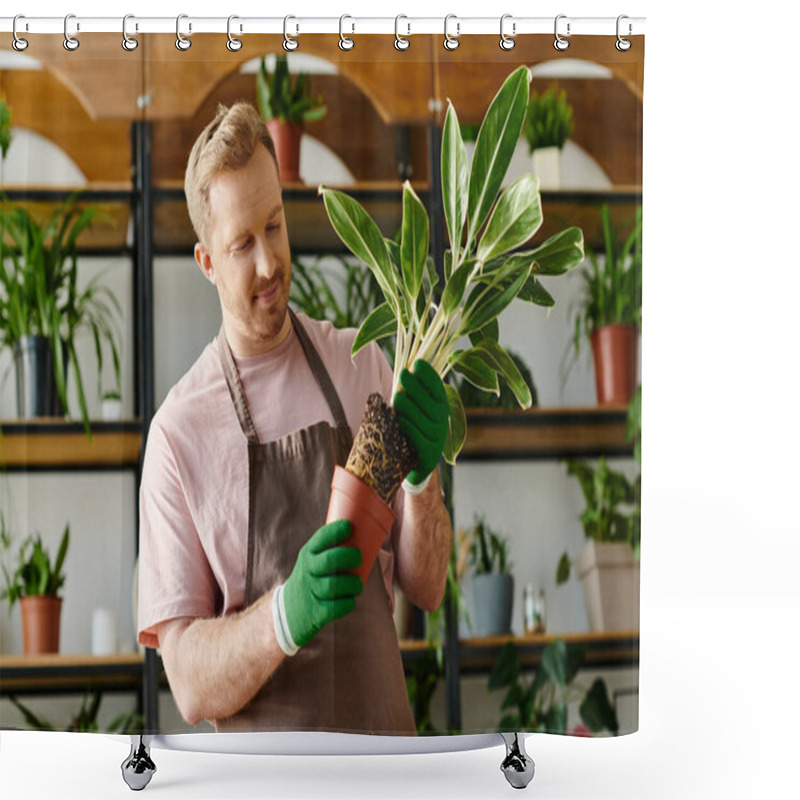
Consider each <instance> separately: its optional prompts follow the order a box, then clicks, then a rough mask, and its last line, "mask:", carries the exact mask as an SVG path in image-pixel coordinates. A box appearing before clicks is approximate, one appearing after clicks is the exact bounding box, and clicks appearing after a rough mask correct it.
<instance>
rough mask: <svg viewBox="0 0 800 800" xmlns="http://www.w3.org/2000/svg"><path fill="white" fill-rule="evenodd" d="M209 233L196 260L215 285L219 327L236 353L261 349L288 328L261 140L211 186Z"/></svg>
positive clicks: (270, 171) (274, 209) (284, 245)
mask: <svg viewBox="0 0 800 800" xmlns="http://www.w3.org/2000/svg"><path fill="white" fill-rule="evenodd" d="M209 204H210V209H211V215H210V216H211V219H210V226H209V230H210V235H209V237H208V242H207V244H206V246H204V245H202V244H200V245H198V246H197V248H196V251H195V258H196V259H197V261H198V263H199V264H200V266H201V268H202V270H203V272H204V273H205V274H206V276H207V277H208V278H209V279H210V280H211V281H212V282H213V283H214V284H215V285H216V287H217V290H218V292H219V299H220V302H221V304H222V317H223V321H224V323H225V332H226V334H227V336H228V340H229V342H230V345H231V347H232V348H233V350H234V351H235V352H236V353H237V354H239V355H257V354H259V353H263V352H266V351H267V350H269V349H271V348H272V347H274V346H275V345H276V344H277V343H278V342H279V341H281V340H282V339H283V335H282V334H284V333H285V332H287V331H288V316H287V313H286V311H287V307H288V302H289V288H290V285H291V278H292V267H291V254H290V250H289V237H288V234H287V231H286V219H285V217H284V213H283V203H282V200H281V185H280V180H279V178H278V169H277V166H276V165H275V161H274V160H273V158H272V156H271V155H270V154H269V152H268V151H267V149H266V148H265V147H263V146H262V145H258V146H257V147H256V150H255V152H254V153H253V155H252V157H251V158H250V161H249V162H248V163H247V164H246V166H245V167H243V168H242V169H238V170H235V171H232V172H224V173H222V174H221V175H219V176H217V177H216V178H215V179H214V181H213V182H212V184H211V189H210V192H209Z"/></svg>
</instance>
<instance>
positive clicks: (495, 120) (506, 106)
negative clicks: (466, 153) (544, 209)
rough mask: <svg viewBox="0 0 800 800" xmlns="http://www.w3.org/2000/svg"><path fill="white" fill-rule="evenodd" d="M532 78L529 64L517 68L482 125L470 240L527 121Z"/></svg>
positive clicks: (469, 220) (471, 187)
mask: <svg viewBox="0 0 800 800" xmlns="http://www.w3.org/2000/svg"><path fill="white" fill-rule="evenodd" d="M530 81H531V74H530V70H529V69H528V68H527V67H525V66H522V67H519V68H518V69H516V70H514V72H512V73H511V75H509V76H508V78H506V80H505V82H504V83H503V85H502V86H501V87H500V90H499V91H498V93H497V94H496V95H495V97H494V99H493V100H492V103H491V105H490V106H489V110H488V111H487V112H486V116H485V117H484V119H483V123H482V124H481V129H480V131H479V132H478V139H477V141H476V142H475V154H474V156H473V159H472V169H471V170H470V176H469V190H468V200H467V224H468V228H467V230H468V240H469V243H471V242H474V241H475V239H476V237H477V235H478V231H479V230H480V228H481V226H482V225H483V223H484V221H485V220H486V217H487V215H488V214H489V211H490V209H491V208H492V206H493V205H494V201H495V199H496V198H497V193H498V192H499V191H500V187H501V186H502V184H503V178H504V177H505V174H506V171H507V170H508V165H509V163H510V162H511V157H512V155H513V154H514V149H515V147H516V145H517V141H518V140H519V136H520V132H521V131H522V126H523V124H524V122H525V113H526V111H527V107H528V88H529V86H530Z"/></svg>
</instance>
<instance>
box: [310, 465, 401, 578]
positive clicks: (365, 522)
mask: <svg viewBox="0 0 800 800" xmlns="http://www.w3.org/2000/svg"><path fill="white" fill-rule="evenodd" d="M337 519H347V520H350V524H351V526H352V528H351V532H350V537H349V538H348V539H347V541H346V542H344V544H345V545H346V546H348V547H358V549H359V550H361V566H360V567H359V568H358V569H357V570H354V572H355V573H356V575H358V577H359V578H361V580H362V581H363V582H364V584H365V585H366V583H367V578H368V577H369V574H370V572H371V571H372V567H373V565H374V564H375V559H376V558H377V557H378V551H379V550H380V549H381V545H382V544H383V541H384V539H385V538H386V536H387V535H388V533H389V531H391V529H392V525H393V524H394V519H395V513H394V511H393V510H392V508H391V506H389V505H387V504H386V503H385V502H384V501H383V500H382V499H381V498H380V497H379V496H378V495H377V494H376V493H375V492H374V491H373V490H372V489H370V487H369V486H367V484H366V483H364V482H363V481H362V480H361V479H360V478H357V477H356V476H355V475H353V474H351V473H349V472H348V471H347V470H346V469H344V468H343V467H339V466H337V467H336V468H335V469H334V472H333V481H332V483H331V499H330V503H329V505H328V517H327V519H326V522H333V521H334V520H337Z"/></svg>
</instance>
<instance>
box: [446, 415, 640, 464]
mask: <svg viewBox="0 0 800 800" xmlns="http://www.w3.org/2000/svg"><path fill="white" fill-rule="evenodd" d="M627 413H628V412H627V408H626V407H624V406H620V407H602V408H601V407H594V408H578V407H576V408H532V409H529V410H527V411H523V410H521V409H520V410H518V411H517V410H513V411H507V410H505V409H493V408H475V409H467V410H466V414H467V439H466V442H465V443H464V449H463V450H462V451H461V454H460V455H459V461H462V462H463V461H479V460H483V461H485V460H501V459H502V460H509V459H511V460H514V459H553V458H565V457H573V458H576V457H583V458H591V457H596V456H601V455H610V456H627V455H632V454H633V449H632V446H631V445H630V444H629V443H628V442H627V441H626V439H625V426H626V420H627Z"/></svg>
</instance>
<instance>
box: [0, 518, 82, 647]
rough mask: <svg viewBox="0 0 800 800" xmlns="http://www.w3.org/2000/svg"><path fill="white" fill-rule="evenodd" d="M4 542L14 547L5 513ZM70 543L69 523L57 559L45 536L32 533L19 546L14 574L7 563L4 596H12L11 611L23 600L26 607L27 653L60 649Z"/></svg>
mask: <svg viewBox="0 0 800 800" xmlns="http://www.w3.org/2000/svg"><path fill="white" fill-rule="evenodd" d="M0 544H2V549H3V552H4V553H5V552H7V551H8V550H10V549H11V537H10V535H9V532H8V530H7V529H6V523H5V517H3V516H2V514H0ZM68 547H69V525H67V526H66V527H65V528H64V534H63V536H62V537H61V544H60V545H59V548H58V554H57V555H56V560H55V562H52V563H51V561H50V555H49V554H48V552H47V550H46V549H45V547H44V546H43V545H42V538H41V536H38V535H37V536H36V537H33V536H29V537H28V538H27V539H26V540H25V541H24V542H23V543H22V546H21V547H20V549H19V553H18V555H17V568H16V570H15V571H14V573H13V575H12V574H11V573H9V571H8V570H7V569H6V565H5V564H3V577H4V578H5V588H4V589H3V592H2V594H0V598H1V599H4V600H8V611H9V614H10V613H11V609H12V608H13V607H14V603H16V602H17V600H19V604H20V608H21V609H22V640H23V646H24V650H25V655H35V654H38V653H57V652H58V644H59V632H60V624H61V598H60V597H59V596H58V591H59V589H61V587H62V586H63V585H64V578H65V576H64V572H63V567H64V559H65V558H66V555H67V548H68Z"/></svg>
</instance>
